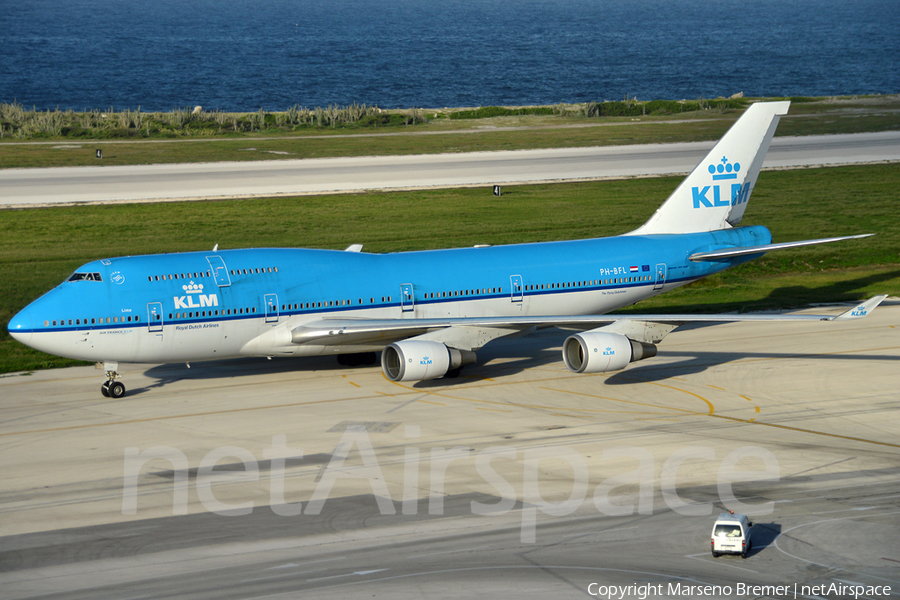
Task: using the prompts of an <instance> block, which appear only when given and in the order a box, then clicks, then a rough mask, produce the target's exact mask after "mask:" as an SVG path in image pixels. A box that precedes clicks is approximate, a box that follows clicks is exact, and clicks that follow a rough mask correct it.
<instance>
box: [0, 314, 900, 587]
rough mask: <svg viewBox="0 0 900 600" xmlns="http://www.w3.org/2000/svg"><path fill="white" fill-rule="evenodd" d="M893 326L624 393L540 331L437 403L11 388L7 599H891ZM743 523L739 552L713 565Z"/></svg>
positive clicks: (410, 393) (246, 390)
mask: <svg viewBox="0 0 900 600" xmlns="http://www.w3.org/2000/svg"><path fill="white" fill-rule="evenodd" d="M844 308H845V307H839V306H835V307H824V308H823V307H820V308H818V309H816V312H820V313H821V312H829V313H838V312H840V311H842V310H843V309H844ZM898 331H900V301H898V300H896V299H889V300H887V301H886V302H885V303H884V304H882V305H881V306H880V307H879V308H878V309H877V310H875V311H874V312H873V313H872V314H871V315H870V316H869V317H867V318H866V319H864V320H862V321H847V322H813V323H734V324H726V325H718V326H714V327H694V328H688V329H686V330H683V331H682V330H679V331H676V332H674V333H672V334H671V335H669V336H668V337H667V338H666V340H665V341H664V342H663V343H662V344H661V345H660V353H659V355H658V356H657V357H655V358H653V359H650V360H647V361H642V362H639V363H634V364H632V365H630V366H629V367H628V368H626V369H625V370H623V371H621V372H617V373H612V374H602V375H576V374H572V373H570V372H569V371H567V370H566V369H565V367H564V366H563V363H562V360H561V358H560V354H559V351H560V345H561V343H562V341H563V339H564V338H565V334H564V333H561V332H559V331H556V330H545V331H542V332H539V333H537V334H534V335H532V336H529V337H525V338H517V339H507V340H500V341H498V342H495V343H492V344H490V345H488V346H487V347H486V348H484V350H482V351H481V352H480V353H479V355H478V362H477V363H476V364H475V365H471V366H469V367H466V368H465V369H464V370H463V374H462V377H460V378H458V379H455V380H437V381H432V382H420V383H418V384H416V385H406V384H402V385H401V384H396V383H392V382H390V381H388V380H387V379H385V378H384V377H383V376H382V374H381V371H380V369H379V368H377V367H360V368H353V369H349V368H346V367H338V366H337V365H336V364H335V363H334V362H333V361H332V359H324V358H323V359H303V360H273V361H266V360H240V361H227V362H222V363H205V364H192V365H191V368H190V369H188V368H187V367H186V366H184V365H121V366H120V372H121V373H122V374H123V376H124V381H125V383H126V385H127V386H128V388H129V395H128V396H127V397H125V398H124V399H122V400H110V399H107V398H102V397H101V396H100V393H99V387H100V383H101V382H102V381H103V376H102V372H101V371H98V370H95V369H93V368H71V369H61V370H52V371H42V372H35V373H32V374H23V375H10V376H5V377H2V378H0V398H2V401H0V406H2V412H0V448H2V452H0V469H2V471H0V472H2V473H3V475H4V485H3V487H2V491H0V528H2V531H0V598H4V599H10V600H12V599H19V598H67V599H71V598H99V599H103V598H116V599H124V598H163V597H165V598H217V599H218V598H224V599H232V598H234V599H243V598H297V597H303V598H348V597H349V598H363V597H366V598H372V597H376V598H422V597H435V598H463V597H476V596H478V597H491V598H495V597H496V598H548V597H553V598H584V597H598V596H597V594H598V593H599V592H600V589H601V587H600V586H607V588H606V590H607V591H608V590H609V587H608V586H625V587H627V586H654V587H653V588H652V589H653V590H657V589H659V590H660V591H661V593H655V592H654V593H653V594H652V595H645V596H644V597H645V598H646V597H666V598H684V597H697V596H699V595H701V593H700V592H698V591H697V590H696V589H694V588H691V589H690V590H689V589H688V587H686V586H707V585H708V586H718V587H714V588H711V590H710V593H708V594H705V595H709V596H710V597H713V598H733V597H736V596H738V595H740V594H739V590H745V591H747V593H746V594H744V595H749V596H754V597H770V598H781V597H785V598H787V597H793V596H791V595H790V594H789V593H784V594H781V593H776V592H780V590H776V589H768V588H767V589H762V588H759V589H756V588H752V587H748V586H775V585H783V586H789V587H790V588H791V589H793V586H794V584H797V585H798V586H802V585H805V586H807V587H811V586H816V585H826V586H827V585H833V586H842V585H843V586H850V585H853V586H863V588H864V589H867V591H866V592H865V593H864V594H863V595H865V596H866V597H869V598H883V597H897V596H898V595H900V594H898V591H897V590H900V551H898V544H897V539H896V538H897V533H898V531H900V508H898V506H900V504H898V502H897V499H898V498H900V477H898V475H900V463H898V456H900V440H898V438H897V435H896V432H897V431H900V416H898V415H900V411H898V408H900V393H898V387H900V386H898V384H900V376H898V373H900V370H898V364H900V338H898ZM142 453H143V454H142ZM213 467H215V468H213ZM732 496H733V497H732ZM725 508H737V509H739V510H737V511H736V512H741V510H744V511H745V512H748V514H751V515H752V520H753V521H754V522H755V526H754V528H753V541H754V543H753V548H752V550H751V552H750V555H749V556H748V557H747V558H746V559H745V560H742V559H741V558H740V557H721V558H718V559H714V558H712V556H711V555H710V552H709V532H710V529H711V527H712V523H713V521H714V519H715V516H716V515H717V514H718V513H719V512H721V511H722V510H723V509H725ZM656 586H661V587H659V588H657V587H656ZM671 586H674V587H671ZM678 586H681V587H678ZM739 586H744V587H743V588H741V587H739ZM879 586H880V587H879ZM884 586H890V587H891V591H889V592H886V593H882V592H884V591H885V590H884ZM876 588H877V589H876ZM649 589H650V588H648V587H645V588H644V591H645V592H646V591H648V590H649ZM834 589H838V588H834ZM691 590H693V591H691ZM879 590H880V591H879ZM798 592H799V595H798V596H797V597H798V598H799V597H804V596H805V597H828V598H836V597H852V595H853V594H852V593H851V594H849V595H848V594H846V593H844V594H829V593H825V592H822V591H819V592H817V593H812V590H807V592H808V593H806V594H803V590H802V588H799V587H798ZM640 596H641V594H640V592H639V591H638V589H637V587H634V588H631V589H630V591H627V590H626V593H624V595H623V597H626V598H638V597H640ZM600 597H606V595H601V596H600ZM615 597H618V596H615Z"/></svg>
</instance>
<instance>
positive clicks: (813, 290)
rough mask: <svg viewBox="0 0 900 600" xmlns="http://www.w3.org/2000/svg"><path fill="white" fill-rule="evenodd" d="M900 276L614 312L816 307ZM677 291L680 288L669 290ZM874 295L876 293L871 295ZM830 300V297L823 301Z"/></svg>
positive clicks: (854, 296)
mask: <svg viewBox="0 0 900 600" xmlns="http://www.w3.org/2000/svg"><path fill="white" fill-rule="evenodd" d="M898 278H900V270H895V271H889V272H887V273H876V274H873V275H867V276H865V277H858V278H856V279H849V280H847V281H835V282H832V283H829V284H827V285H822V286H818V287H806V286H799V285H795V286H786V287H781V288H777V289H774V290H772V291H771V292H770V293H769V295H767V296H764V297H761V298H756V299H751V300H742V301H740V302H720V303H716V304H702V305H697V304H683V305H673V306H666V307H663V308H660V309H658V310H653V311H648V310H647V309H646V308H645V307H642V306H641V303H638V304H635V305H633V306H630V307H628V308H625V309H621V310H619V311H616V312H615V313H614V314H628V313H647V312H653V313H655V314H656V313H687V314H703V313H709V314H714V313H728V312H740V313H744V312H757V311H767V310H791V309H795V308H800V307H806V306H814V305H816V304H822V303H823V302H825V301H827V302H828V303H829V304H830V303H840V302H846V303H848V304H849V303H853V302H857V301H859V300H860V298H861V296H860V293H861V292H860V290H862V289H864V288H867V287H869V286H871V285H874V284H878V283H881V282H884V281H890V280H892V279H898ZM706 281H708V280H704V281H700V282H698V283H695V284H693V285H700V286H702V285H704V284H705V282H706ZM691 287H692V285H688V286H685V287H684V288H683V289H685V290H689V289H690V288H691ZM669 293H670V294H671V293H674V294H677V293H678V291H677V290H675V291H673V292H669ZM872 295H875V294H872ZM823 298H824V299H827V300H823ZM881 305H882V306H897V305H900V300H896V299H894V300H892V299H890V298H888V299H887V300H885V301H884V302H882V304H881Z"/></svg>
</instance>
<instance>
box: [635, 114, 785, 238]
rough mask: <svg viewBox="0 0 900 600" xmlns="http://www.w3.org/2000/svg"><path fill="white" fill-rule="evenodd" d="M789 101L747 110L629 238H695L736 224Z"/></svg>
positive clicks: (742, 213)
mask: <svg viewBox="0 0 900 600" xmlns="http://www.w3.org/2000/svg"><path fill="white" fill-rule="evenodd" d="M790 105H791V103H790V102H760V103H757V104H754V105H752V106H751V107H750V108H748V109H747V110H746V112H744V114H743V115H741V118H740V119H738V120H737V122H736V123H735V124H734V125H732V126H731V129H729V130H728V132H727V133H726V134H725V135H724V136H723V137H722V139H721V140H719V143H718V144H716V145H715V147H714V148H713V149H712V151H711V152H710V153H709V154H707V155H706V158H704V159H703V160H702V161H701V162H700V164H699V165H697V167H696V168H695V169H694V170H693V171H692V172H691V174H690V175H688V176H687V178H686V179H685V180H684V181H682V182H681V185H679V186H678V188H677V189H676V190H675V191H674V192H672V195H671V196H669V198H668V199H667V200H666V201H665V202H664V203H663V205H662V206H660V207H659V208H658V209H657V210H656V212H655V213H653V216H652V217H650V219H648V220H647V222H646V223H644V224H643V225H642V226H641V227H639V228H638V229H635V230H634V231H632V232H631V233H630V234H629V235H642V234H651V233H696V232H701V231H716V230H718V229H726V228H728V227H730V226H732V225H737V224H738V223H740V222H741V219H742V218H743V216H744V210H745V209H746V208H747V202H748V201H749V200H750V194H751V193H752V192H753V186H755V185H756V178H757V176H759V170H760V169H761V168H762V164H763V160H765V158H766V152H768V150H769V142H771V141H772V136H773V135H775V127H777V126H778V121H779V119H780V118H781V115H784V114H787V111H788V107H790Z"/></svg>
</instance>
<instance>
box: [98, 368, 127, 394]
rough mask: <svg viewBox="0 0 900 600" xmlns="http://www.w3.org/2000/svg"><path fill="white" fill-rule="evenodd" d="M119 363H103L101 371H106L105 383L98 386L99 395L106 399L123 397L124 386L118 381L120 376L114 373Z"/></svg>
mask: <svg viewBox="0 0 900 600" xmlns="http://www.w3.org/2000/svg"><path fill="white" fill-rule="evenodd" d="M118 368H119V363H108V362H105V363H103V370H104V371H106V383H104V384H103V385H101V386H100V393H101V394H103V395H104V396H105V397H107V398H116V399H118V398H121V397H123V396H124V395H125V384H124V383H122V382H121V381H118V379H119V377H120V375H119V374H118V373H117V372H116V369H118Z"/></svg>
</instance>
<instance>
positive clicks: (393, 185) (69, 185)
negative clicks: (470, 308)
mask: <svg viewBox="0 0 900 600" xmlns="http://www.w3.org/2000/svg"><path fill="white" fill-rule="evenodd" d="M297 143H298V144H301V143H302V139H298V141H297ZM712 146H713V142H698V143H682V144H664V145H660V144H647V145H637V146H606V147H594V148H569V149H556V150H520V151H507V152H478V153H463V154H437V155H416V156H380V157H357V158H325V159H306V160H273V161H260V162H229V163H202V164H177V165H141V166H129V167H118V166H113V167H60V168H50V169H3V170H0V189H2V190H3V193H2V197H0V206H7V207H11V206H13V207H15V206H19V207H28V206H32V207H33V206H45V205H53V204H73V203H82V202H136V201H153V200H177V199H199V198H231V197H266V196H284V195H287V196H291V195H302V194H317V193H332V192H357V191H361V190H390V189H409V188H429V187H432V188H433V187H459V186H475V185H486V186H487V185H506V184H514V183H536V182H548V181H577V180H590V179H604V178H622V177H641V176H657V175H670V174H680V173H688V172H690V171H691V170H692V169H693V168H694V167H696V166H697V164H698V163H699V161H700V160H701V159H702V158H703V157H704V156H705V155H706V153H707V152H708V151H709V150H710V148H712ZM898 160H900V132H896V131H894V132H882V133H868V134H847V135H831V136H812V137H784V138H775V139H774V140H773V142H772V146H771V148H770V150H769V153H768V155H767V157H766V162H765V165H764V166H765V168H791V167H805V166H817V165H841V164H854V163H872V162H884V161H898Z"/></svg>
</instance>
